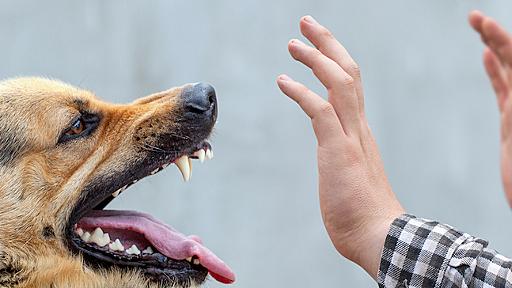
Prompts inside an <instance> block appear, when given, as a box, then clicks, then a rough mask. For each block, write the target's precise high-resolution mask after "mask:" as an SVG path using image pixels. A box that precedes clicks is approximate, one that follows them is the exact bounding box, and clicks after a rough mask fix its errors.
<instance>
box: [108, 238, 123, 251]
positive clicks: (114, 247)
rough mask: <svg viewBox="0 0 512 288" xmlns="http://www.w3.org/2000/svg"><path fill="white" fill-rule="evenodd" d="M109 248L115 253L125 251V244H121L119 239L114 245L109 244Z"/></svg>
mask: <svg viewBox="0 0 512 288" xmlns="http://www.w3.org/2000/svg"><path fill="white" fill-rule="evenodd" d="M108 248H110V250H113V251H124V246H123V244H121V241H119V239H116V241H114V243H111V244H109V245H108Z"/></svg>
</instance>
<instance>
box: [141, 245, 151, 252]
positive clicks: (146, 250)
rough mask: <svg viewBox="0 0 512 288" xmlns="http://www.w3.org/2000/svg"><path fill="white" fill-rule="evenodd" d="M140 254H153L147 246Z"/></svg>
mask: <svg viewBox="0 0 512 288" xmlns="http://www.w3.org/2000/svg"><path fill="white" fill-rule="evenodd" d="M142 254H153V249H151V246H148V247H146V249H144V250H142Z"/></svg>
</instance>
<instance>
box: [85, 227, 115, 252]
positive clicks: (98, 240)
mask: <svg viewBox="0 0 512 288" xmlns="http://www.w3.org/2000/svg"><path fill="white" fill-rule="evenodd" d="M88 242H93V243H95V244H96V245H98V246H100V247H104V246H106V245H107V244H108V243H110V236H109V235H108V233H105V234H103V230H101V228H100V227H98V228H96V229H95V230H94V232H93V233H92V235H91V237H90V238H89V241H88Z"/></svg>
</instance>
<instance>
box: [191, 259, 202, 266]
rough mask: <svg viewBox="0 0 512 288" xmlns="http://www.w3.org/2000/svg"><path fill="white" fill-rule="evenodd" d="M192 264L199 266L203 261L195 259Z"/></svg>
mask: <svg viewBox="0 0 512 288" xmlns="http://www.w3.org/2000/svg"><path fill="white" fill-rule="evenodd" d="M192 263H194V265H199V263H201V261H199V258H194V260H193V261H192Z"/></svg>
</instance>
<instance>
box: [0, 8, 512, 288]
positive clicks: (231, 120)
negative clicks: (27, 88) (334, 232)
mask: <svg viewBox="0 0 512 288" xmlns="http://www.w3.org/2000/svg"><path fill="white" fill-rule="evenodd" d="M128 3H129V4H128ZM474 8H479V9H482V10H484V11H485V12H487V13H489V14H491V15H493V16H495V17H497V18H498V19H499V20H500V21H502V22H503V23H505V24H506V26H507V27H508V28H510V29H512V20H511V19H512V12H510V11H512V3H511V2H510V1H506V0H495V1H476V0H468V1H462V0H454V1H445V0H444V1H443V0H431V1H424V0H423V1H419V0H397V1H368V0H360V1H306V0H294V1H266V0H260V1H243V2H242V1H236V0H222V1H220V0H219V1H163V0H162V1H142V0H137V1H130V2H128V1H100V0H95V1H65V0H62V1H19V0H18V1H10V2H2V3H1V4H0V39H1V41H0V43H1V45H0V63H1V65H0V77H2V78H6V77H12V76H18V75H44V76H49V77H55V78H60V79H62V80H64V81H67V82H70V83H72V84H75V85H79V86H82V87H85V88H88V89H91V90H93V91H95V92H96V93H97V95H99V96H100V97H102V98H104V99H107V100H110V101H113V102H128V101H132V100H133V99H136V98H138V97H140V96H143V95H146V94H149V93H151V92H155V91H160V90H163V89H166V88H168V87H171V86H175V85H181V84H183V83H188V82H197V81H207V82H210V83H212V84H214V86H215V87H216V89H217V93H218V98H219V103H220V115H219V123H218V125H217V129H216V132H215V135H214V137H213V140H212V143H213V146H214V151H215V159H214V161H210V162H208V163H206V164H204V165H196V166H195V169H194V175H193V177H192V181H191V182H190V183H187V184H184V183H182V181H181V179H180V176H179V173H178V172H177V170H176V169H174V168H172V167H171V169H168V171H164V172H162V173H161V174H159V175H157V176H155V177H151V178H148V179H146V180H144V181H142V183H140V184H139V185H136V186H134V187H132V188H130V191H129V193H124V194H122V196H121V197H120V198H119V199H118V200H116V201H115V202H114V203H113V204H112V205H111V206H112V207H114V208H118V209H120V208H122V209H127V208H129V209H138V210H144V211H148V212H151V213H152V214H154V215H155V216H157V217H159V218H161V219H163V220H165V221H166V222H168V223H172V225H174V226H175V227H176V228H178V229H179V230H181V231H183V232H185V233H194V234H198V235H201V236H202V238H203V240H204V241H205V242H206V243H207V244H208V246H209V247H210V248H211V249H212V250H213V251H216V252H217V254H218V255H219V256H221V257H222V258H223V259H224V260H225V261H226V262H227V263H229V264H230V265H231V266H232V267H233V269H234V270H235V271H236V272H237V276H238V281H237V282H236V284H234V285H233V286H232V287H245V288H252V287H254V288H256V287H258V288H259V287H266V288H274V287H275V288H281V287H370V286H373V285H374V284H373V282H372V280H371V279H370V278H369V276H367V275H366V274H365V273H364V272H363V271H362V270H361V269H359V268H358V267H356V266H354V265H353V264H351V263H349V262H348V261H347V260H345V259H342V258H341V257H340V256H339V255H338V254H337V253H336V251H335V250H334V248H333V247H332V246H331V244H330V242H329V240H328V237H327V235H326V232H325V231H324V228H323V226H322V222H321V219H320V213H319V208H318V200H317V192H316V166H315V141H314V138H313V133H312V130H311V127H310V124H309V121H308V120H307V119H306V117H305V116H304V115H303V113H302V112H301V111H300V110H299V108H298V107H297V106H296V105H295V104H294V103H292V102H291V101H289V100H288V99H286V98H285V97H284V96H283V95H281V94H280V92H279V91H278V89H277V87H276V85H275V82H274V79H275V77H276V76H277V75H278V74H279V73H282V72H286V73H289V75H291V76H292V77H295V78H296V79H299V80H301V81H303V82H305V83H306V84H308V85H310V86H311V87H312V88H314V89H316V91H318V92H319V93H322V92H323V90H322V89H321V88H320V86H319V85H318V83H317V81H316V80H314V79H313V77H312V76H311V73H310V72H309V71H308V70H306V69H304V68H303V67H302V66H301V65H299V64H297V63H294V62H293V61H292V60H291V59H290V57H289V56H288V54H287V50H286V44H287V41H288V40H289V39H290V38H292V37H298V36H299V32H298V25H297V24H298V20H299V17H300V16H302V15H305V14H311V15H313V16H315V18H316V19H317V20H319V21H321V22H322V23H324V24H325V25H327V26H329V27H330V28H331V29H332V31H333V32H334V34H335V35H336V36H337V37H338V38H339V39H340V40H341V41H342V42H343V43H344V44H345V45H346V47H347V48H348V49H349V50H350V51H351V53H352V55H353V56H354V57H355V59H357V60H358V62H359V63H360V65H361V67H362V71H363V76H364V85H365V91H366V99H367V100H366V102H367V114H368V116H369V119H370V124H371V126H372V129H373V131H374V132H375V134H376V137H377V140H378V143H379V144H380V148H381V152H382V154H383V158H384V161H385V163H386V168H387V172H388V174H389V177H390V180H391V183H392V184H393V187H394V190H395V192H396V193H397V194H398V195H399V198H400V199H401V200H402V202H403V204H404V205H405V207H406V208H407V209H408V211H409V212H410V213H413V214H417V215H419V216H423V217H429V218H434V219H438V220H440V221H444V222H448V223H450V224H452V225H455V226H457V227H459V228H460V229H462V230H464V231H467V232H470V233H473V234H475V235H479V236H482V237H484V238H486V239H488V240H490V242H491V246H492V247H494V248H496V249H498V250H500V251H501V252H503V253H504V254H508V255H512V245H510V239H511V238H512V232H511V231H512V229H511V227H510V224H509V223H510V222H511V221H510V220H511V218H510V216H511V215H510V210H509V208H508V206H507V204H506V203H505V198H504V196H503V193H502V187H501V182H500V176H499V164H498V162H499V142H498V136H499V135H498V124H499V122H498V121H499V119H498V113H497V109H496V105H495V99H494V95H493V93H492V90H491V88H490V85H489V83H488V81H487V79H486V76H485V74H484V70H483V68H482V65H481V52H482V45H481V44H480V41H479V37H478V36H477V35H476V34H475V33H473V32H472V31H471V29H470V28H469V27H468V25H467V21H466V15H467V13H468V12H469V11H470V10H471V9H474ZM207 287H221V285H218V284H216V283H214V281H209V282H208V284H207Z"/></svg>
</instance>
